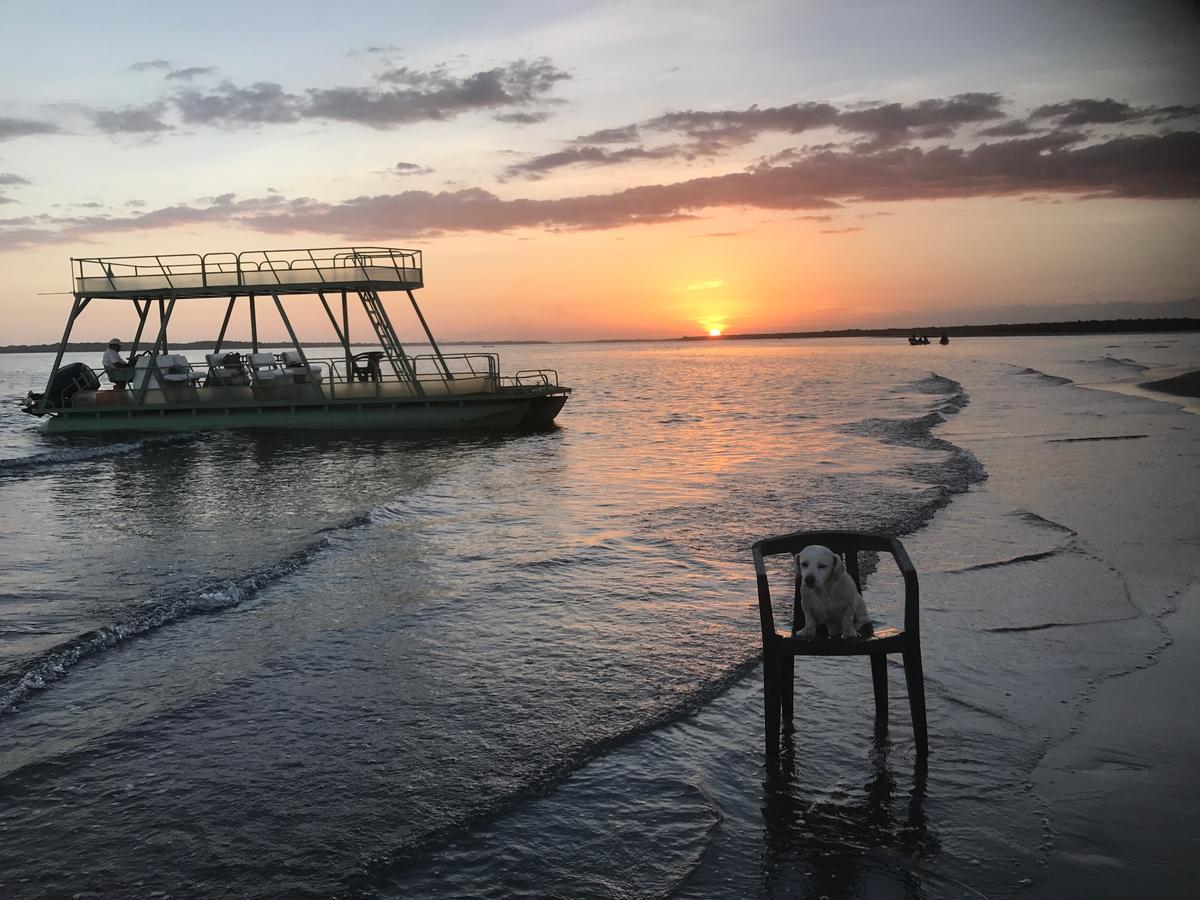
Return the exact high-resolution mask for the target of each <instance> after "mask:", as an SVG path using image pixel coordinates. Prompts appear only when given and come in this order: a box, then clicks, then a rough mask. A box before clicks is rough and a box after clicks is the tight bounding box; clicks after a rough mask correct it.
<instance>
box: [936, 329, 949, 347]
mask: <svg viewBox="0 0 1200 900" xmlns="http://www.w3.org/2000/svg"><path fill="white" fill-rule="evenodd" d="M938 343H939V344H941V345H942V346H943V347H945V346H946V345H947V344H948V343H950V335H948V334H946V332H944V331H943V332H942V339H941V340H940V341H938Z"/></svg>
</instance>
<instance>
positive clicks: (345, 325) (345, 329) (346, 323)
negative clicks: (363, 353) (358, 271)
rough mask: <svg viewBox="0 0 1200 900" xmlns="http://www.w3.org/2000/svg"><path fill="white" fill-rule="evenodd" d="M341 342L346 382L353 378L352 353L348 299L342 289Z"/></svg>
mask: <svg viewBox="0 0 1200 900" xmlns="http://www.w3.org/2000/svg"><path fill="white" fill-rule="evenodd" d="M342 334H343V335H344V337H343V338H342V344H343V346H344V347H345V348H346V383H347V384H349V383H350V381H351V380H353V378H354V353H353V352H352V351H351V350H350V301H349V300H348V299H347V298H346V292H345V291H342Z"/></svg>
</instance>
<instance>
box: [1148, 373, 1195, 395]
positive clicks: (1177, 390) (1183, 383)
mask: <svg viewBox="0 0 1200 900" xmlns="http://www.w3.org/2000/svg"><path fill="white" fill-rule="evenodd" d="M1139 387H1144V388H1147V389H1148V390H1151V391H1160V392H1161V393H1164V394H1174V395H1175V396H1177V397H1200V370H1198V371H1195V372H1185V373H1184V374H1183V375H1176V376H1175V377H1174V378H1163V379H1160V380H1159V381H1143V382H1142V383H1141V384H1140V385H1139Z"/></svg>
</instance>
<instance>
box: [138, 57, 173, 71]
mask: <svg viewBox="0 0 1200 900" xmlns="http://www.w3.org/2000/svg"><path fill="white" fill-rule="evenodd" d="M169 68H171V64H170V63H169V62H167V61H166V60H165V59H148V60H145V61H143V62H135V63H134V64H133V65H132V66H130V67H129V70H130V71H131V72H149V71H152V70H154V69H169Z"/></svg>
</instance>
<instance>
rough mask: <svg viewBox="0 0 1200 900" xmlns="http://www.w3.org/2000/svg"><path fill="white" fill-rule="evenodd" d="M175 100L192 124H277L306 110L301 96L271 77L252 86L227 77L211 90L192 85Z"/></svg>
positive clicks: (185, 118)
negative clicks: (276, 82) (286, 89)
mask: <svg viewBox="0 0 1200 900" xmlns="http://www.w3.org/2000/svg"><path fill="white" fill-rule="evenodd" d="M173 102H174V104H175V107H176V108H177V109H178V110H179V113H180V115H181V116H182V117H183V121H184V122H186V123H188V124H189V125H223V126H225V127H233V126H237V125H264V124H272V125H277V124H281V123H286V122H296V121H299V119H300V118H301V110H302V100H301V98H300V97H298V96H297V95H296V94H290V93H288V92H287V91H285V90H284V89H283V87H282V85H279V84H275V83H274V82H271V81H259V82H255V83H254V84H252V85H250V86H248V87H238V86H237V85H235V84H234V83H233V82H231V81H223V82H221V83H220V84H219V85H217V87H215V88H213V89H211V90H207V91H201V90H197V89H194V88H188V89H186V90H182V91H180V92H179V93H177V94H176V95H175V97H174V98H173Z"/></svg>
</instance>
